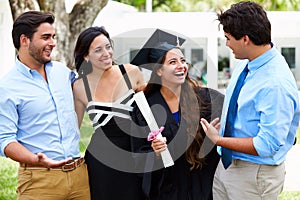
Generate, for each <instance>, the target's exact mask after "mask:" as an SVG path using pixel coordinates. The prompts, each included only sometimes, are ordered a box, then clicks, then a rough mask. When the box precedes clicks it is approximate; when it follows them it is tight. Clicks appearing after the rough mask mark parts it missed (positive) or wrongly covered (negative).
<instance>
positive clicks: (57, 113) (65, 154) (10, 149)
mask: <svg viewBox="0 0 300 200" xmlns="http://www.w3.org/2000/svg"><path fill="white" fill-rule="evenodd" d="M53 23H54V16H53V15H52V14H48V13H42V12H37V11H29V12H25V13H23V14H21V15H20V16H19V17H18V18H17V19H16V21H15V22H14V25H13V30H12V37H13V42H14V45H15V48H16V49H17V50H18V56H17V58H16V65H15V67H14V68H13V69H12V70H11V71H10V72H8V73H7V74H6V75H5V76H4V77H3V78H2V79H1V80H0V91H1V98H0V122H1V123H0V154H1V156H7V157H10V158H11V159H13V160H15V161H17V162H19V163H20V168H19V173H18V178H19V180H18V188H17V192H18V199H19V200H23V199H24V200H25V199H26V200H29V199H37V198H38V199H47V200H52V199H53V200H59V199H62V200H63V199H78V200H83V199H86V200H88V199H90V196H89V184H88V176H87V168H86V164H85V163H84V159H83V158H80V152H79V139H80V138H79V137H80V134H79V128H78V123H77V117H76V113H75V110H74V102H73V95H72V87H71V84H72V82H73V81H74V79H75V75H74V73H73V72H72V71H71V70H70V69H68V68H67V67H66V66H65V65H63V64H62V63H59V62H55V61H51V58H50V55H51V52H52V49H53V48H54V47H55V45H56V43H55V41H54V37H55V30H54V26H53Z"/></svg>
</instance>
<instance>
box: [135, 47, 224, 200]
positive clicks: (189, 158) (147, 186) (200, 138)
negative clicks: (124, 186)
mask: <svg viewBox="0 0 300 200" xmlns="http://www.w3.org/2000/svg"><path fill="white" fill-rule="evenodd" d="M147 56H148V61H149V62H151V63H155V64H153V65H152V66H153V70H152V75H151V77H150V80H149V82H148V84H147V86H146V88H145V90H144V94H145V96H146V99H147V101H148V104H149V105H150V107H151V110H152V112H153V115H154V117H155V119H156V122H157V124H158V126H159V127H163V131H162V133H161V134H162V136H163V139H153V140H151V141H148V140H147V136H148V134H149V132H150V129H149V128H148V126H147V123H146V120H145V119H144V117H143V115H142V113H141V111H140V110H139V108H138V107H137V106H135V107H134V110H133V114H132V120H133V124H132V129H131V131H132V134H133V135H134V136H135V137H134V138H133V140H132V150H133V152H135V154H134V157H135V162H136V170H137V172H140V174H139V176H140V178H141V179H142V182H143V184H142V189H143V193H144V195H145V197H146V199H151V200H208V199H212V183H213V177H214V173H215V169H216V167H217V164H218V161H219V159H220V157H219V155H218V153H217V151H216V146H215V145H214V144H213V143H212V142H211V141H210V140H209V139H208V138H207V137H205V134H204V132H203V129H202V127H201V126H200V124H199V120H200V118H202V117H203V118H205V119H207V120H208V121H211V119H214V118H215V117H220V115H221V110H222V105H223V99H224V96H223V95H222V94H221V93H219V92H217V91H216V90H213V89H209V88H205V87H200V86H199V85H198V84H197V83H196V82H195V81H193V80H192V79H190V78H189V77H188V74H187V72H188V64H187V62H186V60H185V57H184V55H183V53H182V51H181V49H180V48H179V47H177V46H174V45H171V44H168V43H159V44H157V48H153V49H152V50H151V51H149V53H148V55H147ZM166 148H168V150H169V151H170V154H171V156H172V158H173V160H174V165H173V166H170V167H166V168H165V167H164V165H163V162H162V159H161V157H160V156H161V155H160V152H161V151H163V150H164V149H166Z"/></svg>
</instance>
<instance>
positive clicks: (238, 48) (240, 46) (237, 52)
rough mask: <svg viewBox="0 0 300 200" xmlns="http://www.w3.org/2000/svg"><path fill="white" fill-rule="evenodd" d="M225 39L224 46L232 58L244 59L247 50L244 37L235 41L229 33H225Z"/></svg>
mask: <svg viewBox="0 0 300 200" xmlns="http://www.w3.org/2000/svg"><path fill="white" fill-rule="evenodd" d="M225 37H226V46H228V47H229V48H230V49H231V50H232V53H233V54H234V57H235V58H236V59H246V58H247V50H246V45H245V44H246V43H245V37H246V36H244V37H242V38H241V39H239V40H236V39H235V38H234V37H233V36H232V35H230V34H229V33H225Z"/></svg>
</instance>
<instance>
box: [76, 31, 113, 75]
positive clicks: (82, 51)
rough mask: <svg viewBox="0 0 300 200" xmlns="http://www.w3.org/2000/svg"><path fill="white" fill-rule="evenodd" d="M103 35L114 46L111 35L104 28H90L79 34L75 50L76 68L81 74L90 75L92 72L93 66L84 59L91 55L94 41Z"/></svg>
mask: <svg viewBox="0 0 300 200" xmlns="http://www.w3.org/2000/svg"><path fill="white" fill-rule="evenodd" d="M101 34H103V35H105V37H107V39H108V40H109V42H110V44H111V45H112V46H113V42H112V40H111V39H110V37H109V33H108V32H107V31H106V30H105V28H104V26H101V27H98V26H95V27H89V28H87V29H85V30H84V31H82V32H81V33H80V34H79V36H78V39H77V42H76V45H75V49H74V60H75V68H76V70H77V72H78V73H79V74H82V73H83V74H88V72H90V70H91V66H90V64H89V63H87V62H86V61H85V60H84V57H85V56H87V55H88V54H89V48H90V46H91V43H92V42H93V40H94V39H95V38H96V37H97V36H99V35H101Z"/></svg>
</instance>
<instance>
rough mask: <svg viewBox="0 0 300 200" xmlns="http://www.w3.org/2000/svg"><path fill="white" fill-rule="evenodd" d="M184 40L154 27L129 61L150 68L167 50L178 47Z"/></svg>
mask: <svg viewBox="0 0 300 200" xmlns="http://www.w3.org/2000/svg"><path fill="white" fill-rule="evenodd" d="M184 42H185V39H183V38H181V37H178V36H176V35H173V34H171V33H168V32H165V31H162V30H160V29H156V30H155V31H154V33H153V34H152V35H151V37H150V38H149V39H148V41H147V42H146V43H145V44H144V46H143V47H142V48H141V49H140V50H139V52H138V53H137V54H136V56H135V57H134V58H133V59H132V61H131V62H130V63H131V64H133V65H137V66H139V67H143V68H146V69H150V70H151V68H152V64H153V63H157V62H158V61H159V59H160V58H161V57H162V56H163V55H164V54H165V53H166V52H167V51H169V50H170V49H172V48H174V47H177V46H179V47H180V46H181V45H182V44H183V43H184Z"/></svg>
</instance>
